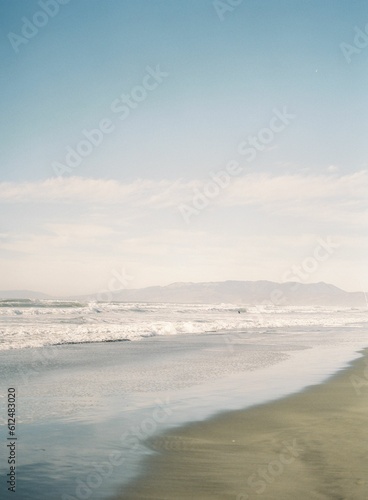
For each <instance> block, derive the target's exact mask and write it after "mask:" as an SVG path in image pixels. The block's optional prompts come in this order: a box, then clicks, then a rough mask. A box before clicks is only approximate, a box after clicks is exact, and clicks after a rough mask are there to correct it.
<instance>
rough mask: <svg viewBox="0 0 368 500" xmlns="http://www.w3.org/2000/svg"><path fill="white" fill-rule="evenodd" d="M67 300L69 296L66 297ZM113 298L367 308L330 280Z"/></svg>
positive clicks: (161, 290)
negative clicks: (328, 281)
mask: <svg viewBox="0 0 368 500" xmlns="http://www.w3.org/2000/svg"><path fill="white" fill-rule="evenodd" d="M100 296H101V294H98V293H96V294H94V295H85V296H78V297H68V300H98V298H99V297H100ZM53 298H54V297H51V296H49V295H46V294H43V293H39V292H32V291H29V290H12V291H0V299H53ZM64 299H65V298H64ZM111 299H112V300H115V301H121V302H176V303H182V304H185V303H195V304H210V303H215V304H216V303H222V302H229V303H236V304H275V305H295V306H302V305H306V306H308V305H321V306H346V307H364V306H366V305H367V301H366V298H365V295H364V293H363V292H346V291H345V290H342V289H341V288H338V287H336V286H334V285H330V284H328V283H324V282H320V283H310V284H306V283H296V282H287V283H275V282H272V281H220V282H209V283H172V284H171V285H167V286H151V287H148V288H139V289H124V290H119V291H117V292H114V293H111Z"/></svg>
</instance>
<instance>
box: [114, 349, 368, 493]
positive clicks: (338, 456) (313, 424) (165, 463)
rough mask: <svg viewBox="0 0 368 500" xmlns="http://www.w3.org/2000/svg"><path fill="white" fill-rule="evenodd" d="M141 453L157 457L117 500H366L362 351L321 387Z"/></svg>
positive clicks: (188, 430) (196, 427) (366, 377)
mask: <svg viewBox="0 0 368 500" xmlns="http://www.w3.org/2000/svg"><path fill="white" fill-rule="evenodd" d="M291 376H292V374H291ZM147 445H148V446H149V447H150V448H151V449H152V450H155V451H156V452H157V453H156V454H155V455H153V456H151V457H150V458H149V459H147V461H146V464H145V473H144V474H143V475H141V476H140V477H139V478H138V479H137V480H135V481H134V482H132V483H130V484H129V485H128V486H126V487H124V488H123V489H122V491H121V493H120V494H119V496H118V497H116V498H119V499H121V500H123V499H124V500H130V499H132V500H133V499H146V500H153V499H155V500H166V499H167V500H169V499H170V500H175V499H228V500H230V499H232V500H248V499H256V498H261V499H264V500H275V499H282V500H295V499H297V500H314V499H315V500H327V499H328V500H348V499H349V500H366V499H367V498H368V350H365V351H364V357H362V358H360V359H358V360H356V361H354V362H353V363H352V364H351V365H350V367H349V368H347V369H346V370H343V371H341V372H339V373H338V374H337V375H335V376H333V377H332V378H330V379H329V380H328V381H326V382H325V383H324V384H320V385H315V386H312V387H309V388H308V389H306V390H304V391H303V392H301V393H298V394H296V395H292V396H289V397H286V398H284V399H282V400H278V401H276V402H272V403H268V404H264V405H260V406H257V407H253V408H250V409H247V410H244V411H243V410H242V411H234V412H231V413H225V414H221V415H219V416H217V417H215V418H212V419H210V420H206V421H203V422H200V423H195V424H192V425H188V426H186V427H181V428H177V429H174V430H172V431H170V432H168V433H165V434H163V435H161V436H160V437H155V438H152V439H151V440H149V441H148V443H147Z"/></svg>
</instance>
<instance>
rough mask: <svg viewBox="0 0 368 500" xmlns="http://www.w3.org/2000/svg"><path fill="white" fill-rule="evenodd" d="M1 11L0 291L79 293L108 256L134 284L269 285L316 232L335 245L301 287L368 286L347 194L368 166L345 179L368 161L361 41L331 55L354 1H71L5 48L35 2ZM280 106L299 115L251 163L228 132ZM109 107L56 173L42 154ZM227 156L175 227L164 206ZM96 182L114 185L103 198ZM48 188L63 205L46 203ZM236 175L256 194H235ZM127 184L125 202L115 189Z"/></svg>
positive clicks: (358, 221) (347, 28) (173, 206)
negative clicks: (91, 144) (80, 154)
mask: <svg viewBox="0 0 368 500" xmlns="http://www.w3.org/2000/svg"><path fill="white" fill-rule="evenodd" d="M224 2H225V0H224ZM0 8H1V15H0V26H1V32H2V41H1V43H0V60H1V66H2V71H1V75H0V86H1V96H2V125H1V128H0V132H1V151H2V162H1V167H0V168H1V184H0V189H1V191H0V194H1V193H2V197H0V208H1V212H2V218H1V227H0V238H2V239H0V259H1V260H0V266H1V268H2V269H3V270H4V272H2V276H3V283H2V284H0V288H3V289H4V288H36V289H41V290H43V291H46V292H49V293H84V292H93V291H94V290H95V289H96V287H97V288H101V287H104V286H105V285H104V284H105V283H106V282H107V281H108V276H109V275H110V273H111V270H112V269H115V268H116V267H117V266H118V267H119V266H120V267H126V268H127V270H128V271H129V272H130V273H131V274H132V275H133V274H134V276H135V280H133V281H134V282H132V284H131V286H145V285H149V284H156V283H157V284H166V283H168V282H170V281H175V280H178V281H179V280H180V281H184V280H186V278H187V279H190V280H192V281H201V280H220V279H227V278H229V279H230V278H231V279H274V280H276V281H280V280H281V276H282V274H283V271H285V269H286V270H287V269H288V268H289V267H290V266H292V265H294V264H297V263H298V262H302V261H303V259H305V258H307V257H308V256H309V255H310V254H311V252H312V253H313V248H314V247H315V246H316V245H317V243H316V242H317V241H318V238H320V237H327V235H335V238H337V239H338V240H339V241H340V242H341V248H339V251H338V252H336V255H333V256H331V259H329V261H328V262H326V263H324V264H323V265H322V264H321V265H320V266H319V268H318V270H317V271H316V272H314V273H312V275H311V276H309V277H308V279H309V281H318V280H319V279H324V280H326V281H332V282H335V283H336V284H338V285H340V286H345V287H346V288H349V289H359V288H360V284H359V280H361V279H363V281H364V280H365V282H366V283H367V284H368V277H365V276H364V272H363V266H364V264H365V262H364V258H365V257H364V255H365V254H366V252H365V251H366V245H367V239H366V231H365V227H366V226H364V224H365V223H366V219H364V217H365V216H366V205H365V202H364V199H365V197H366V196H365V197H364V192H359V193H357V189H356V188H357V186H358V187H359V186H360V187H361V189H362V190H363V188H364V187H365V186H366V185H367V184H366V176H365V175H364V174H363V177H362V178H361V181H359V182H357V180H356V178H355V177H354V174H355V173H357V172H361V171H364V170H366V169H367V148H366V143H367V140H366V138H367V136H368V120H367V114H366V104H367V97H366V96H367V91H366V89H367V80H368V78H367V77H368V65H367V57H368V47H367V48H363V49H361V50H360V49H359V51H357V53H354V54H353V55H352V57H351V62H350V63H348V62H347V60H346V58H345V57H344V55H343V53H342V51H341V48H340V44H341V43H343V42H346V43H350V44H353V40H354V36H355V32H354V28H355V27H360V28H361V29H363V30H364V27H365V25H366V24H367V23H368V4H367V2H366V1H363V0H362V1H360V0H356V1H354V2H351V0H350V1H348V0H324V1H323V2H322V1H321V0H258V1H257V2H254V1H249V0H244V1H243V2H241V3H240V4H239V5H238V6H237V7H235V8H233V10H232V11H231V12H230V11H229V12H227V13H226V14H225V15H224V18H223V19H222V20H220V19H219V16H218V15H217V13H216V10H215V7H214V4H213V2H212V1H211V0H185V1H183V0H166V1H162V0H150V1H148V0H145V1H144V0H129V1H127V0H108V1H102V0H99V1H97V0H88V1H87V0H70V2H69V3H67V4H65V5H59V8H58V10H59V11H58V12H57V14H56V15H55V16H54V17H53V18H49V19H47V22H46V24H45V26H43V27H40V28H38V33H37V34H36V35H35V36H34V37H33V38H30V39H29V41H28V43H26V44H23V43H22V44H20V45H19V47H18V49H19V51H18V52H16V51H15V50H14V49H13V47H12V45H11V43H10V41H9V39H8V33H10V32H12V33H14V34H16V35H21V30H22V25H23V21H22V18H23V17H26V18H27V19H30V20H32V18H33V16H34V14H35V13H37V12H39V11H40V10H42V9H41V8H40V5H39V4H38V3H37V2H34V1H25V0H23V1H21V0H19V1H17V2H13V1H10V0H8V1H3V2H2V4H1V7H0ZM367 44H368V41H367ZM157 65H159V67H160V68H161V70H162V71H164V72H166V73H168V76H167V77H165V78H164V79H163V81H162V83H160V84H159V85H158V86H157V88H155V89H154V90H150V91H148V93H147V97H146V98H145V99H144V100H142V102H139V103H138V105H137V107H136V108H135V109H131V111H130V114H129V116H128V118H127V119H126V120H123V121H122V120H119V118H118V115H117V114H116V113H114V112H113V111H112V109H111V104H112V103H113V102H114V101H115V100H116V99H119V98H120V96H121V94H129V93H130V92H131V91H132V89H134V88H135V87H136V86H137V85H141V84H142V81H143V79H144V77H145V75H146V74H147V69H146V68H147V67H148V66H149V67H151V68H155V67H156V66H157ZM285 107H286V108H287V110H288V112H289V113H292V114H294V115H295V119H293V121H292V122H291V123H290V125H288V126H287V127H286V128H285V130H284V131H283V132H282V133H280V134H277V135H276V137H275V138H274V140H273V141H272V143H271V144H269V146H268V147H267V148H266V150H265V151H262V152H259V154H257V158H256V159H255V160H254V161H253V162H252V163H251V164H247V162H246V161H245V159H244V158H242V157H241V156H240V155H239V153H238V151H237V148H238V145H239V143H241V142H242V141H244V140H247V138H248V136H250V135H256V134H257V133H258V132H259V130H260V129H262V128H264V127H267V126H268V125H269V122H270V119H271V118H272V116H273V113H274V111H273V110H275V109H278V110H282V109H283V108H285ZM105 118H107V119H109V120H111V124H112V127H113V131H112V132H111V133H110V134H105V135H104V138H103V141H102V144H101V145H99V146H98V147H96V148H93V150H92V151H91V154H89V155H88V156H87V157H85V158H84V159H83V161H82V162H81V164H80V165H79V166H77V167H76V168H75V169H73V171H72V172H71V173H66V174H65V175H63V176H62V177H61V178H60V179H57V178H56V176H55V173H54V170H53V168H52V164H53V163H54V162H59V163H65V155H66V151H67V150H66V148H67V147H68V146H70V147H72V148H75V147H76V146H77V145H78V143H79V142H80V141H81V140H82V139H84V136H83V133H82V131H83V130H84V129H87V130H91V129H94V128H96V127H97V126H98V124H99V123H100V121H101V120H103V119H105ZM230 160H237V161H239V162H240V163H241V165H242V166H244V172H243V173H242V175H241V176H240V177H239V178H237V179H235V180H234V181H233V182H232V183H231V187H230V188H229V189H228V190H227V191H226V193H227V194H225V193H222V192H221V193H220V195H219V196H218V197H217V198H216V200H213V202H211V204H210V206H209V207H207V208H206V209H205V210H203V212H201V213H200V214H199V215H198V216H197V215H196V216H194V217H193V218H192V219H191V221H190V223H189V224H185V222H184V221H183V220H182V217H181V215H180V213H179V211H178V204H179V203H189V202H190V201H191V199H192V198H193V189H194V188H193V186H199V187H200V186H203V185H204V184H205V183H206V182H207V181H208V179H209V172H210V171H211V170H214V171H217V170H220V169H223V168H224V167H225V165H226V164H227V162H228V161H230ZM263 175H265V176H266V177H265V178H264V177H262V176H263ZM254 176H255V178H253V177H254ZM257 176H258V177H257ZM73 177H78V178H80V179H76V180H74V181H73ZM293 178H294V180H297V181H298V182H297V186H298V190H299V192H295V193H294V197H293V198H292V199H291V198H290V196H289V195H288V182H290V185H291V186H293V185H294V180H293ZM88 179H94V180H96V182H99V183H100V184H99V185H98V187H97V185H95V184H94V185H93V188H91V187H90V186H89V184H88V182H89V181H88ZM137 179H142V182H151V183H152V184H151V185H150V186H149V188H147V190H148V191H146V188H144V189H142V188H141V187H138V188H137V185H136V184H135V183H136V182H137ZM247 179H248V180H249V182H247ZM265 179H266V180H265ZM277 179H279V183H277ZM108 180H112V181H115V182H117V183H118V184H119V189H121V190H122V193H123V194H122V195H121V196H122V198H118V199H116V200H115V202H114V203H111V202H110V200H109V196H110V195H111V189H110V188H111V186H110V185H106V181H108ZM162 181H165V182H167V184H165V186H166V187H165V189H166V190H167V189H169V193H171V194H170V196H166V195H165V193H164V195H163V194H162V193H163V184H162ZM299 181H300V182H299ZM47 182H51V183H54V184H51V186H52V188H51V191H52V192H54V191H53V190H54V189H58V186H59V187H60V191H62V192H63V196H61V197H60V199H58V200H52V199H47V200H46V199H45V194H43V193H44V191H47V190H48V189H49V187H50V184H47ZM7 183H11V184H7ZM45 183H46V184H45ZM55 183H56V184H55ZM57 183H59V184H57ZM175 183H177V184H175ZM249 185H252V186H254V189H253V191H255V192H257V193H259V197H258V198H257V199H256V198H255V199H253V201H252V202H250V201H249V203H245V202H244V201H240V198H239V190H240V192H242V191H241V190H242V189H243V190H244V196H247V195H246V192H247V186H249ZM280 185H282V186H284V188H282V189H281V188H280ZM170 186H171V187H170ZM311 188H313V189H314V190H315V192H318V193H317V194H315V197H314V198H311V194H310V192H309V189H311ZM132 189H133V190H134V189H135V190H136V191H135V192H136V196H137V198H139V200H138V201H137V200H132V199H131V198H129V197H128V199H125V198H124V196H125V195H124V193H125V192H126V190H128V192H130V191H131V190H132ZM76 191H77V194H76ZM164 191H165V190H164ZM30 192H32V193H39V198H37V196H36V194H32V196H31V198H30V197H29V196H30V195H29V193H30ZM101 192H103V193H105V195H106V199H105V198H103V196H100V195H101ZM147 192H149V193H150V196H152V197H153V198H150V200H151V204H149V203H145V202H144V201H145V200H147V198H146V196H147ZM83 193H89V196H90V197H89V198H88V199H86V198H85V196H84V194H83ZM275 193H276V194H275ZM161 196H163V197H164V198H165V200H166V201H165V202H164V204H163V205H159V206H157V203H156V200H157V197H161ZM226 196H227V197H228V199H227V201H226ZM283 197H284V198H283ZM97 199H98V201H97ZM268 199H270V202H269V203H268V201H267V200H268ZM275 200H276V201H275ZM275 204H276V205H277V206H276V205H275ZM82 227H88V228H90V233H89V236H88V237H87V236H86V232H83V230H82V229H81V228H82ZM101 228H105V230H106V231H107V233H106V234H104V236H103V242H102V241H101V234H102V233H101ZM110 230H111V231H112V232H110V233H109V231H110ZM66 242H67V243H66ZM65 245H66V246H65ZM73 280H74V281H73ZM367 288H368V286H367Z"/></svg>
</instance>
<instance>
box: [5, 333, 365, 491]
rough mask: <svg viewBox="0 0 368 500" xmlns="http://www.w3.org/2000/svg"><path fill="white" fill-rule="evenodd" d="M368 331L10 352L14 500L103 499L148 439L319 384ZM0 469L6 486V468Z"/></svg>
mask: <svg viewBox="0 0 368 500" xmlns="http://www.w3.org/2000/svg"><path fill="white" fill-rule="evenodd" d="M367 332H368V331H367V330H366V329H365V328H356V327H355V328H319V330H318V331H315V330H314V329H312V328H311V327H309V328H299V329H298V328H281V329H278V328H273V329H272V330H271V329H255V330H248V331H247V332H242V333H241V332H238V333H235V332H231V333H229V332H228V333H215V334H204V335H189V334H187V335H176V336H166V337H165V336H162V337H153V338H148V339H145V340H143V341H141V342H121V343H101V344H80V345H64V346H56V347H44V348H39V349H15V350H8V351H3V352H1V353H0V375H1V394H4V392H6V390H7V387H10V386H16V388H17V410H18V415H17V420H18V426H17V435H18V436H19V441H18V449H17V458H18V467H17V496H15V495H13V498H21V499H30V500H33V499H39V498H48V497H47V494H48V491H49V489H50V488H52V491H53V492H54V493H53V498H60V499H61V498H63V495H69V497H68V496H66V497H64V500H66V499H67V498H69V500H70V498H91V499H103V498H107V497H108V496H109V495H111V494H112V493H114V492H115V491H116V490H117V489H118V488H119V487H120V486H121V484H122V483H123V482H125V481H128V480H129V479H130V478H132V477H133V476H134V475H136V474H138V473H139V472H140V470H141V463H142V459H143V458H144V457H145V456H147V454H150V453H152V451H151V450H149V449H148V448H146V447H145V446H144V445H142V442H144V440H145V439H146V438H149V437H150V436H152V435H156V434H157V433H159V432H162V431H164V430H165V429H167V428H169V427H172V426H178V425H182V424H185V423H187V422H191V421H195V420H201V419H204V418H208V417H209V416H211V415H213V414H215V413H217V412H219V411H226V410H231V409H238V408H245V407H249V406H252V405H255V404H259V403H262V402H266V401H270V400H272V399H276V398H279V397H282V396H284V395H287V394H290V393H292V392H297V391H299V390H301V389H302V388H304V387H306V386H308V385H311V384H315V383H318V382H320V381H322V380H323V379H326V378H327V377H328V376H330V375H331V374H333V373H335V372H336V371H337V370H339V369H341V368H343V367H345V366H346V365H347V363H348V362H349V361H350V360H352V359H354V358H356V357H357V356H358V354H357V351H358V350H359V349H361V348H363V347H366V346H367V344H368V342H367V341H368V334H367ZM1 401H2V402H4V398H2V399H1ZM3 416H5V408H4V405H3V404H2V405H1V417H3ZM2 420H3V418H2ZM2 423H3V422H2ZM2 432H3V434H2V436H1V439H2V442H3V443H5V435H4V432H5V429H4V428H3V431H2ZM0 472H1V475H2V476H1V478H0V485H1V489H2V488H4V485H5V482H6V479H5V478H4V474H5V473H6V472H7V465H6V463H5V461H4V460H2V461H1V463H0ZM99 483H101V484H99ZM88 484H89V485H90V487H89V486H88ZM83 485H84V486H83ZM78 486H79V489H78ZM83 488H84V489H83ZM0 491H1V490H0Z"/></svg>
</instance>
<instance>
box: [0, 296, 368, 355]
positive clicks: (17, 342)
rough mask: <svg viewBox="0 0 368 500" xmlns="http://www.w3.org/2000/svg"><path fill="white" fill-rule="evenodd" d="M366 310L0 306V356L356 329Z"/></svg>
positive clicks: (141, 305) (56, 304) (25, 303)
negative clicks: (164, 339) (171, 338)
mask: <svg viewBox="0 0 368 500" xmlns="http://www.w3.org/2000/svg"><path fill="white" fill-rule="evenodd" d="M367 320H368V318H367V308H352V307H347V308H342V307H318V306H308V307H292V306H285V307H281V306H273V305H262V306H244V305H239V304H205V305H203V304H152V303H121V302H107V303H98V302H77V301H61V300H60V301H56V300H30V299H23V300H0V350H6V349H21V348H27V347H43V346H47V345H58V344H70V343H84V342H111V341H137V340H142V339H144V338H147V337H155V336H166V335H181V334H193V335H206V334H208V333H214V332H228V333H229V336H231V334H233V333H234V332H237V331H249V330H251V329H264V328H267V329H272V328H280V327H285V328H288V327H316V328H317V327H321V328H322V327H323V328H326V327H357V328H358V327H361V326H362V325H364V324H366V323H367Z"/></svg>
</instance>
